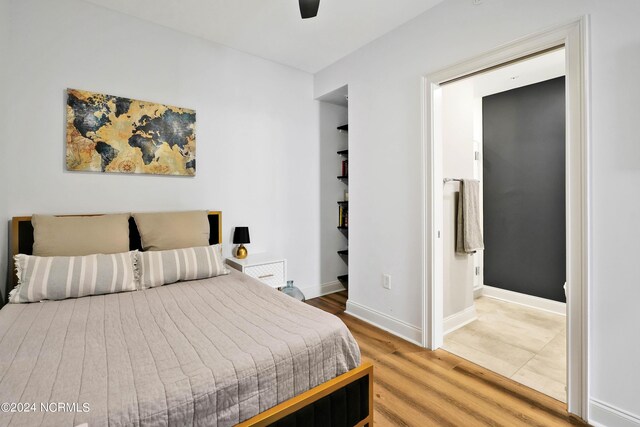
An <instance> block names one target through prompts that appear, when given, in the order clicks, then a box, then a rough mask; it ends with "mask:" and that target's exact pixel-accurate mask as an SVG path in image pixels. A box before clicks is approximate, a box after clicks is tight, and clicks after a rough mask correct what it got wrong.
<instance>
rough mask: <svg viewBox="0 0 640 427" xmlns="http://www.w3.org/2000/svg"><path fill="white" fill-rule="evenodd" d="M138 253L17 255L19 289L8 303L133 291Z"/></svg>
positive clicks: (135, 282)
mask: <svg viewBox="0 0 640 427" xmlns="http://www.w3.org/2000/svg"><path fill="white" fill-rule="evenodd" d="M137 252H138V251H131V252H122V253H119V254H110V255H102V254H98V255H87V256H73V257H39V256H32V255H23V254H19V255H16V256H15V257H14V259H15V264H16V273H17V274H18V286H16V287H15V289H13V290H12V291H11V293H10V294H9V302H12V303H21V302H37V301H42V300H61V299H66V298H77V297H83V296H87V295H101V294H108V293H113V292H124V291H135V290H136V289H137V277H136V271H135V269H136V264H137Z"/></svg>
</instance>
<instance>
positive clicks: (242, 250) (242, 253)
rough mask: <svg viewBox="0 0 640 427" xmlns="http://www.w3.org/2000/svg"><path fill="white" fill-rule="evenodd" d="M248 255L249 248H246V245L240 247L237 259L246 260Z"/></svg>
mask: <svg viewBox="0 0 640 427" xmlns="http://www.w3.org/2000/svg"><path fill="white" fill-rule="evenodd" d="M247 255H248V252H247V248H245V247H244V245H240V246H238V248H237V249H236V258H238V259H245V258H246V257H247Z"/></svg>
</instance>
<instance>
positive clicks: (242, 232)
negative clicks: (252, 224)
mask: <svg viewBox="0 0 640 427" xmlns="http://www.w3.org/2000/svg"><path fill="white" fill-rule="evenodd" d="M233 243H236V244H242V243H251V241H250V240H249V227H236V229H235V230H234V232H233Z"/></svg>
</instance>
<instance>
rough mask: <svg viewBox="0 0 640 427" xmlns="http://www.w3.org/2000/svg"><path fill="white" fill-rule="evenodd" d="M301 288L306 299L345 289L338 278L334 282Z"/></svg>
mask: <svg viewBox="0 0 640 427" xmlns="http://www.w3.org/2000/svg"><path fill="white" fill-rule="evenodd" d="M300 290H301V291H302V293H303V294H304V297H305V299H312V298H318V297H321V296H324V295H329V294H334V293H336V292H340V291H344V286H342V283H340V282H339V281H337V280H336V281H333V282H328V283H323V284H322V285H316V286H305V287H304V288H300Z"/></svg>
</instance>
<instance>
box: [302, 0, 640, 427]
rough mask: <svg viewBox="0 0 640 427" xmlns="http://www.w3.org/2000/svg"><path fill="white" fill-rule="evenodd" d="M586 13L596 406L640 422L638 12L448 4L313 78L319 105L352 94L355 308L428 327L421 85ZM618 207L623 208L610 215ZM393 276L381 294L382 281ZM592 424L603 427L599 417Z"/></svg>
mask: <svg viewBox="0 0 640 427" xmlns="http://www.w3.org/2000/svg"><path fill="white" fill-rule="evenodd" d="M587 13H588V14H590V15H591V34H590V53H591V95H592V98H591V105H592V106H591V116H592V124H591V129H592V153H591V154H592V165H591V184H592V198H591V210H592V242H591V247H592V255H593V263H592V265H591V273H592V276H591V278H592V282H591V326H590V331H589V333H590V337H591V341H590V349H591V353H590V354H591V360H590V362H591V376H590V380H591V394H592V399H594V400H597V401H600V402H604V403H605V404H607V405H611V406H613V407H617V408H619V409H620V410H622V411H623V412H626V413H629V414H633V416H635V417H636V420H637V421H638V423H640V399H639V398H638V396H640V370H638V369H637V368H636V366H637V361H638V360H640V340H638V339H637V333H636V332H635V331H636V329H634V328H635V325H638V324H640V310H638V302H639V301H640V286H639V283H638V277H640V263H638V262H637V260H636V258H637V250H636V249H637V240H638V233H637V227H636V222H637V218H638V217H640V198H638V197H634V196H633V195H635V194H638V188H640V144H639V143H638V129H637V126H636V123H637V114H638V99H640V85H639V84H638V81H637V70H638V69H640V26H638V25H637V18H638V16H640V2H637V1H635V0H616V1H615V2H602V1H597V0H566V1H562V2H558V1H554V0H540V1H535V2H531V1H525V0H509V1H506V0H484V1H483V2H482V4H481V5H480V6H474V5H473V4H472V2H471V1H468V0H448V1H446V2H443V3H441V4H440V5H438V6H436V7H435V8H433V9H431V10H430V11H428V12H426V13H425V14H423V15H421V16H420V17H418V18H416V19H415V20H413V21H411V22H409V23H408V24H406V25H404V26H402V27H400V28H399V29H397V30H395V31H393V32H391V33H389V34H387V35H386V36H383V37H381V38H380V39H378V40H376V41H374V42H372V43H371V44H369V45H367V46H365V47H363V48H362V49H360V50H358V51H357V52H355V53H353V54H351V55H349V56H347V57H345V58H344V59H342V60H340V61H339V62H337V63H336V64H334V65H332V66H330V67H328V68H327V69H325V70H323V71H321V72H319V73H318V74H317V75H316V78H315V91H316V94H317V95H320V94H322V93H325V92H327V91H328V90H330V89H331V88H335V87H339V86H342V85H345V84H348V85H349V99H350V103H349V116H350V123H349V130H350V145H351V149H350V151H351V164H350V166H351V178H350V184H351V185H350V186H351V194H350V198H351V203H350V204H351V206H350V209H351V212H350V214H351V220H352V227H351V230H350V245H351V247H352V255H351V259H350V281H349V287H350V289H349V294H350V295H349V298H350V300H354V301H355V302H357V303H359V304H360V305H364V306H367V307H369V308H371V309H373V310H375V311H377V312H379V313H380V314H381V315H384V316H387V317H388V316H392V317H393V318H394V319H397V320H398V321H399V322H396V323H393V322H390V323H388V326H387V327H388V328H389V329H394V328H395V330H396V331H400V330H401V329H402V328H400V325H401V323H402V322H404V323H408V324H410V325H413V327H414V328H417V327H420V326H421V325H420V322H421V309H422V289H421V271H420V266H421V264H422V260H421V259H420V254H421V250H420V233H421V229H422V223H421V210H422V209H421V199H422V195H421V189H422V186H421V182H420V179H421V174H420V165H421V159H422V152H421V130H422V127H421V119H422V118H421V117H420V111H421V110H420V105H421V104H420V101H421V100H420V87H421V86H420V85H421V79H420V77H421V76H422V75H425V74H428V73H432V72H435V71H437V70H440V69H443V68H444V67H447V66H449V65H451V64H453V63H456V62H459V61H462V60H465V59H468V58H471V57H474V56H477V55H479V54H481V53H482V52H485V51H487V50H490V49H493V48H495V47H497V46H500V45H502V44H505V43H508V42H511V41H513V40H516V39H518V38H520V37H523V36H525V35H527V34H531V33H534V32H537V31H540V30H542V29H545V28H547V27H549V26H554V25H559V24H562V23H565V22H567V21H569V20H572V19H575V18H577V17H580V16H582V15H584V14H587ZM620 203H624V209H612V208H611V206H619V205H620ZM383 272H391V273H392V274H393V277H394V288H393V289H392V290H391V291H385V290H384V289H383V288H382V286H381V285H380V275H381V273H383ZM596 421H597V420H596Z"/></svg>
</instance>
